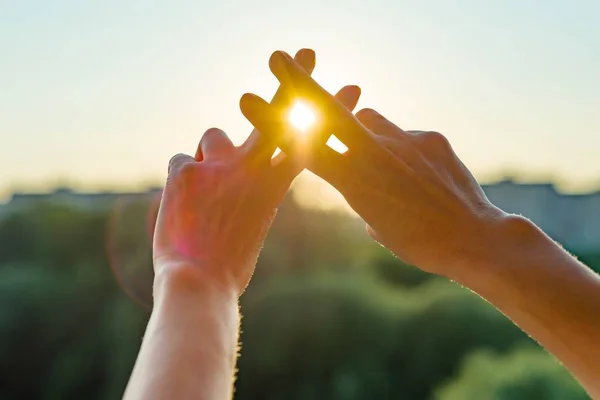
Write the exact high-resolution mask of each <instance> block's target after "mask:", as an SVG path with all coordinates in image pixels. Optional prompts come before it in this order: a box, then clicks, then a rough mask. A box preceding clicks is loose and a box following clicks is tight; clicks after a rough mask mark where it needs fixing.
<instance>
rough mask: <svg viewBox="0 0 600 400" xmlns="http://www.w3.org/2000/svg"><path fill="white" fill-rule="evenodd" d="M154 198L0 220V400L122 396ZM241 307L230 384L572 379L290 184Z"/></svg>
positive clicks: (147, 291)
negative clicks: (300, 198) (235, 372)
mask: <svg viewBox="0 0 600 400" xmlns="http://www.w3.org/2000/svg"><path fill="white" fill-rule="evenodd" d="M155 206H156V204H154V203H153V204H147V203H131V204H125V203H116V204H115V206H114V208H112V209H111V210H107V211H97V212H86V211H82V210H79V209H75V208H69V207H66V206H57V205H40V206H38V207H35V208H32V209H30V210H28V211H26V212H22V213H19V214H13V215H9V216H8V217H7V218H5V219H3V220H0V357H1V359H2V361H3V362H2V363H1V364H0V399H22V398H27V399H36V398H39V399H118V398H120V397H121V395H122V393H123V390H124V388H125V385H126V383H127V379H128V377H129V374H130V372H131V368H132V367H133V363H134V360H135V357H136V354H137V351H138V348H139V345H140V342H141V338H142V336H143V332H144V329H145V325H146V322H147V320H148V316H149V312H148V309H146V308H144V307H141V306H139V305H138V304H136V303H135V302H134V301H132V300H131V299H130V298H128V297H127V295H129V297H134V298H136V300H138V302H141V303H146V304H151V285H152V277H153V274H152V264H151V248H150V244H151V240H152V226H153V221H154V218H155V214H156V207H155ZM124 289H125V292H126V293H127V295H126V294H125V293H124ZM242 311H243V321H242V328H243V331H242V338H241V340H242V355H241V358H240V361H239V379H238V380H237V383H236V390H237V391H236V398H237V399H257V398H259V399H315V400H318V399H349V400H352V399H372V398H378V399H379V398H380V399H387V398H390V399H398V398H401V399H426V398H432V397H433V396H434V394H436V395H437V396H438V397H439V398H441V399H453V398H465V399H469V398H486V399H487V398H498V399H505V398H510V399H513V398H514V399H518V398H540V397H535V396H534V397H527V396H528V395H530V394H535V395H536V396H537V395H538V394H540V393H542V394H546V393H550V392H548V391H546V392H544V391H543V390H551V392H552V393H558V394H560V395H561V396H562V397H561V396H558V397H556V398H574V399H577V398H579V397H575V396H576V394H573V395H571V393H581V391H580V389H578V386H577V385H576V384H575V383H574V382H573V381H572V379H570V378H569V376H568V375H567V374H566V373H565V372H564V370H562V369H561V368H560V367H557V366H556V364H554V363H552V362H550V361H548V360H550V359H549V358H548V357H547V356H545V355H544V354H543V353H540V351H539V350H538V349H537V347H536V345H534V344H533V343H532V341H531V340H530V339H529V338H528V337H527V336H526V335H524V334H523V333H522V332H521V331H520V330H519V329H518V328H516V327H515V326H514V325H513V324H512V323H511V322H510V321H508V320H507V319H506V318H504V316H502V315H501V314H500V313H499V312H497V311H496V310H495V309H494V308H493V307H491V306H490V305H489V304H487V303H486V302H485V301H483V300H482V299H480V298H479V297H478V296H476V295H474V294H473V293H471V292H469V291H468V290H466V289H464V288H461V287H460V286H458V285H456V284H454V283H451V282H448V281H446V280H444V279H441V278H438V277H435V276H432V275H430V274H427V273H424V272H422V271H420V270H418V269H417V268H414V267H411V266H408V265H406V264H404V263H402V262H401V261H399V260H397V259H396V258H394V257H393V256H392V255H391V254H390V253H389V252H388V251H386V250H385V249H383V248H381V247H380V246H378V245H376V244H374V243H373V242H372V241H371V240H370V239H369V238H368V237H367V236H366V235H365V232H364V224H363V223H362V222H361V221H359V220H356V219H354V218H350V217H348V216H346V215H344V214H333V213H325V212H321V211H316V210H307V209H303V208H301V207H299V206H298V204H296V203H295V202H294V201H293V197H290V196H289V197H288V198H287V200H286V202H285V204H284V206H283V207H282V208H281V209H280V211H279V215H278V218H277V219H276V221H275V224H274V226H273V229H272V231H271V233H270V235H269V237H268V240H267V243H266V244H265V248H264V250H263V252H262V254H261V257H260V259H259V265H258V268H257V271H256V274H255V277H254V278H253V281H252V284H251V285H250V287H249V289H248V291H247V292H246V294H245V295H244V296H243V297H242ZM515 346H519V349H520V350H519V352H518V353H510V355H508V356H504V355H503V354H505V353H506V352H507V351H508V350H509V349H511V348H514V347H515ZM530 349H533V350H530ZM491 352H493V353H491ZM491 354H494V355H493V356H492V355H491ZM495 354H500V355H498V356H496V355H495ZM540 354H541V356H540ZM543 357H546V358H543ZM496 370H498V371H502V372H501V373H498V374H497V376H496V374H495V373H494V371H496ZM486 385H488V386H486ZM544 385H545V386H544ZM548 385H550V386H548ZM552 385H554V386H552ZM548 388H550V389H548ZM471 389H472V391H470V390H471ZM436 390H437V391H436ZM578 390H579V392H578ZM492 393H493V395H494V396H496V397H490V396H492ZM487 394H490V395H489V396H488V395H487ZM502 396H503V397H502ZM519 396H521V397H519ZM523 396H525V397H523ZM568 396H573V397H568ZM541 398H552V397H543V396H542V397H541Z"/></svg>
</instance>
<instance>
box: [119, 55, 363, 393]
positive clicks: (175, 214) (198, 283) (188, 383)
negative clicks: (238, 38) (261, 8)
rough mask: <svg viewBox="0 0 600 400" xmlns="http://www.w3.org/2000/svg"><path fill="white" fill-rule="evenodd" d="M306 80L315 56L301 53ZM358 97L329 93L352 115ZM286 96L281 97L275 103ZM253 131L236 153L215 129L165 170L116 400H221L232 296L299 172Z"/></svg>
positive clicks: (227, 371)
mask: <svg viewBox="0 0 600 400" xmlns="http://www.w3.org/2000/svg"><path fill="white" fill-rule="evenodd" d="M296 60H297V61H298V63H299V64H298V65H300V67H301V68H303V70H304V71H305V72H307V73H311V72H312V70H313V68H314V66H315V54H314V52H313V51H311V50H301V51H300V52H298V54H297V55H296ZM359 96H360V90H358V88H357V87H355V86H347V87H344V88H342V90H340V91H339V92H338V94H337V95H336V98H337V99H339V101H340V102H341V104H345V105H346V106H347V107H348V108H350V109H353V108H354V107H355V106H356V103H357V101H358V97H359ZM285 98H286V94H285V92H284V91H282V90H279V91H278V93H277V94H276V95H275V98H274V100H273V101H272V103H273V104H277V103H278V102H281V101H283V100H282V99H285ZM276 147H277V142H276V141H274V140H272V138H271V137H270V136H266V135H262V134H261V133H260V132H259V131H256V130H255V131H253V132H252V133H251V134H250V136H249V138H248V140H247V141H246V142H245V143H244V144H242V145H241V146H239V147H235V146H234V145H233V144H232V143H231V141H230V140H229V138H228V137H227V135H226V134H225V133H224V132H223V131H221V130H219V129H216V128H213V129H209V130H208V131H206V133H205V134H204V135H203V136H202V139H201V141H200V144H199V146H198V149H197V151H196V154H195V157H192V156H189V155H185V154H178V155H176V156H175V157H173V158H172V159H171V161H170V163H169V172H168V178H167V182H166V185H165V189H164V192H163V197H162V200H161V204H160V209H159V213H158V218H157V223H156V228H155V233H154V243H153V259H154V270H155V278H154V308H153V310H152V314H151V317H150V321H149V323H148V326H147V328H146V333H145V336H144V339H143V342H142V346H141V349H140V353H139V355H138V358H137V361H136V364H135V367H134V370H133V372H132V375H131V377H130V380H129V383H128V385H127V389H126V391H125V395H124V398H125V399H126V400H133V399H144V400H147V399H228V398H231V396H232V392H233V383H234V377H235V363H236V359H237V352H238V334H239V324H240V314H239V310H238V298H239V296H240V295H241V294H242V292H243V291H244V289H245V288H246V286H247V284H248V282H249V281H250V279H251V277H252V274H253V272H254V268H255V266H256V261H257V258H258V254H259V251H260V249H261V248H262V245H263V242H264V239H265V237H266V235H267V232H268V230H269V228H270V226H271V223H272V221H273V219H274V218H275V214H276V212H277V207H278V206H279V204H280V203H281V201H282V200H283V198H284V196H285V194H286V193H287V191H288V189H289V186H290V184H291V183H292V180H293V179H294V177H295V176H296V175H297V173H298V172H299V171H300V170H301V169H302V167H300V168H299V167H298V165H296V164H295V163H294V162H293V160H291V159H289V158H288V157H285V155H281V156H278V157H276V158H275V159H273V160H272V159H271V156H272V155H273V153H274V151H275V149H276Z"/></svg>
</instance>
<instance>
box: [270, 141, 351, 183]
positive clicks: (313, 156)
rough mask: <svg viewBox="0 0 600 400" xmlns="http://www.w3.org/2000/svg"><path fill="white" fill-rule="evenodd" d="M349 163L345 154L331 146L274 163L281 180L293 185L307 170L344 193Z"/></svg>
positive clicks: (279, 158)
mask: <svg viewBox="0 0 600 400" xmlns="http://www.w3.org/2000/svg"><path fill="white" fill-rule="evenodd" d="M280 155H283V153H282V154H280ZM274 161H275V160H274ZM349 163H350V159H349V158H348V157H347V156H346V155H345V154H340V153H338V152H337V151H335V150H333V149H332V148H330V147H329V146H320V147H318V148H317V149H315V150H314V151H313V152H311V153H302V154H301V156H296V157H289V156H285V155H283V157H278V159H277V162H275V163H273V170H274V172H275V174H276V176H277V177H278V178H279V179H281V180H284V181H289V182H290V183H291V182H292V181H293V180H294V178H295V177H296V176H297V175H298V174H299V173H300V172H302V170H303V169H304V168H307V169H308V170H310V171H311V172H313V173H314V174H316V175H318V176H320V177H321V178H322V179H324V180H325V181H327V182H328V183H329V184H330V185H332V186H333V187H335V188H336V189H338V190H340V191H342V187H344V185H345V183H346V182H347V181H348V179H347V176H348V174H349V171H350V165H349Z"/></svg>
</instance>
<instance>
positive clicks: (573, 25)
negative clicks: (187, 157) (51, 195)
mask: <svg viewBox="0 0 600 400" xmlns="http://www.w3.org/2000/svg"><path fill="white" fill-rule="evenodd" d="M299 47H312V48H315V49H316V50H317V58H318V64H317V69H316V71H315V77H316V78H317V79H318V80H319V81H320V82H321V83H322V84H323V85H324V86H325V87H326V88H327V89H328V90H331V91H333V90H337V89H338V88H339V87H340V86H342V85H344V84H349V83H352V84H359V85H360V86H361V87H362V88H363V93H364V97H363V100H362V101H361V103H360V104H359V106H370V107H374V108H377V109H379V110H380V111H382V112H383V113H384V114H385V115H387V116H388V117H389V118H391V119H393V120H394V121H395V122H397V123H398V124H399V125H400V126H402V127H404V128H408V129H434V130H439V131H441V132H443V133H444V134H446V135H447V136H448V137H449V138H450V140H451V142H452V143H453V144H454V147H455V149H456V151H457V153H458V154H459V156H461V157H462V158H463V160H464V161H465V163H466V164H467V166H469V167H470V168H471V169H472V170H473V171H474V172H475V174H476V175H477V176H478V177H480V178H488V177H490V176H494V175H496V174H497V173H498V172H499V171H504V170H515V171H519V172H520V173H521V174H523V175H528V176H534V177H542V178H544V177H553V178H554V179H558V180H560V181H562V182H565V181H566V182H570V183H571V185H572V186H578V187H585V186H589V185H591V184H593V183H599V184H600V2H599V1H597V0H589V1H584V0H581V1H571V2H567V1H554V0H552V1H541V0H539V1H531V0H530V1H517V0H503V1H500V0H494V1H480V0H456V1H449V0H448V1H442V0H438V1H416V0H415V1H403V0H395V1H393V0H389V1H383V0H379V1H337V0H335V1H325V0H320V1H319V0H305V1H301V2H291V1H266V0H254V1H241V0H239V1H217V0H215V1H210V2H205V1H198V0H196V1H187V0H186V1H169V2H167V1H144V2H142V1H133V0H130V1H124V0H121V1H116V0H103V1H83V0H80V1H76V0H71V1H64V0H62V1H61V0H53V1H47V0H38V1H32V0H13V1H6V0H5V1H2V0H0V139H1V142H0V171H1V172H0V189H6V188H10V187H13V186H15V185H16V186H21V187H23V186H31V187H35V186H40V185H42V186H44V185H52V184H54V183H56V182H59V181H65V180H69V181H71V182H73V183H75V184H77V185H80V186H82V187H86V188H90V187H98V186H104V187H106V186H110V185H119V186H129V185H140V184H145V183H148V182H151V181H155V182H160V181H161V180H162V179H163V178H164V176H165V169H166V164H167V161H168V159H169V158H170V156H171V155H172V154H174V153H177V152H193V151H194V148H195V145H196V143H197V141H198V139H199V138H200V135H201V134H202V132H203V131H204V130H205V129H206V128H208V127H210V126H218V127H221V128H223V129H225V130H226V131H227V132H228V133H229V134H230V136H232V138H233V139H234V141H235V142H236V143H240V142H241V141H242V140H243V139H244V138H245V137H246V136H247V135H248V133H249V130H250V125H249V124H248V123H247V122H246V121H245V120H244V118H243V117H242V115H241V114H240V112H239V109H238V100H239V97H240V96H241V95H242V94H243V93H244V92H246V91H254V92H256V93H258V94H260V95H263V96H265V97H269V96H270V95H271V94H272V92H273V91H274V90H275V88H276V81H275V79H274V78H273V77H272V76H271V74H270V72H269V70H268V66H267V61H268V57H269V55H270V53H271V52H272V51H273V50H275V49H285V50H288V51H290V52H293V51H295V50H296V49H298V48H299Z"/></svg>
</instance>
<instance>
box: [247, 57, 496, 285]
mask: <svg viewBox="0 0 600 400" xmlns="http://www.w3.org/2000/svg"><path fill="white" fill-rule="evenodd" d="M270 67H271V70H272V72H273V73H274V74H275V76H276V77H277V79H278V80H279V81H280V83H281V87H283V88H285V90H286V91H288V92H294V93H296V94H297V95H298V96H300V97H302V98H305V99H308V100H309V101H312V102H313V103H315V104H316V105H317V106H318V108H319V109H320V110H321V112H322V115H321V118H322V122H321V124H320V126H319V128H318V129H317V131H318V132H317V131H316V132H313V134H316V135H318V136H319V137H327V136H329V135H330V134H331V133H335V134H336V136H338V138H339V139H340V140H342V141H343V142H344V143H345V145H346V146H347V147H348V148H349V150H348V151H347V152H346V153H344V154H339V153H337V152H335V151H334V150H332V149H330V148H328V147H327V146H322V145H321V146H315V147H314V148H313V149H312V156H311V157H308V158H305V159H304V162H305V165H306V167H307V168H308V169H310V170H311V171H313V172H314V173H316V174H317V175H319V176H321V177H322V178H323V179H325V180H326V181H327V182H329V183H330V184H331V185H333V186H334V187H335V188H336V189H338V190H339V191H340V192H341V193H342V195H343V196H344V197H345V198H346V200H347V201H348V204H349V205H350V206H351V207H352V208H353V209H354V210H355V211H356V212H357V213H358V214H359V215H360V216H361V217H362V218H363V219H364V220H365V221H366V223H367V229H368V232H369V234H370V235H371V236H372V237H373V238H375V239H376V240H377V241H379V242H380V243H381V244H383V245H384V246H386V247H387V248H389V249H390V250H391V251H392V252H394V253H395V254H396V255H397V256H398V257H399V258H401V259H403V260H404V261H406V262H408V263H410V264H413V265H416V266H418V267H420V268H421V269H423V270H425V271H428V272H433V273H438V274H441V275H445V276H449V277H453V275H454V274H455V273H457V268H459V267H460V265H461V264H462V262H463V261H465V258H469V257H478V256H479V254H478V252H480V251H483V249H485V248H486V243H489V242H486V241H484V240H486V239H487V240H490V237H489V235H490V234H491V233H490V232H491V230H490V229H489V228H490V227H491V226H492V225H494V224H493V222H494V221H499V220H501V219H502V218H503V217H504V216H505V214H504V213H503V212H502V211H500V210H499V209H498V208H496V207H495V206H493V205H492V204H491V203H490V202H489V201H488V199H487V198H486V196H485V194H484V193H483V190H482V189H481V187H480V186H479V185H478V184H477V182H476V180H475V179H474V178H473V176H472V175H471V173H470V172H469V171H468V170H467V168H466V167H465V166H464V165H463V164H462V163H461V161H460V160H459V159H458V157H457V156H456V155H455V153H454V151H453V150H452V148H451V146H450V144H449V143H448V140H446V138H445V137H444V136H443V135H441V134H439V133H436V132H421V131H418V132H417V131H412V132H411V131H404V130H402V129H401V128H399V127H398V126H396V125H394V124H393V123H392V122H390V121H389V120H387V119H386V118H384V117H383V116H382V115H380V114H379V113H377V112H376V111H374V110H371V109H363V110H361V111H359V112H358V113H357V114H356V115H353V114H352V112H351V111H349V110H347V109H346V108H345V107H343V105H342V104H340V102H339V101H338V100H336V99H335V98H334V97H332V96H331V95H329V94H328V93H327V92H326V91H325V90H324V89H322V88H321V87H320V86H319V85H318V84H317V83H316V82H315V81H314V80H313V79H312V78H310V77H309V76H308V75H307V74H306V73H304V72H303V71H302V70H301V69H300V68H299V66H298V65H297V64H296V63H295V62H294V61H293V60H292V59H291V58H290V57H289V56H288V55H286V54H285V53H282V52H276V53H274V54H273V56H272V57H271V60H270ZM247 98H248V101H249V102H252V106H251V107H249V106H247V107H245V108H243V109H242V112H243V113H244V115H245V116H246V118H248V120H249V121H250V122H251V123H253V124H254V126H255V127H256V128H257V129H259V130H260V131H261V132H263V133H265V134H270V135H272V136H273V137H278V136H279V137H280V136H281V133H280V132H281V131H282V130H284V129H286V128H285V125H286V122H285V121H283V120H281V118H278V115H280V112H279V110H278V107H277V105H270V104H267V103H266V102H265V101H264V100H262V99H260V98H258V97H256V96H247ZM319 141H322V140H321V139H320V140H319ZM282 147H283V150H284V151H286V152H288V153H292V154H293V153H294V149H293V148H291V147H290V148H288V147H286V146H285V143H282Z"/></svg>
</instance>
